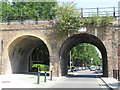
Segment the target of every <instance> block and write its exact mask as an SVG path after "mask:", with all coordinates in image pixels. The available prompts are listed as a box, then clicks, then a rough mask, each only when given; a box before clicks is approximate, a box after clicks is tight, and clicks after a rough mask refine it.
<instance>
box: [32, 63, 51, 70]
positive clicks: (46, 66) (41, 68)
mask: <svg viewBox="0 0 120 90" xmlns="http://www.w3.org/2000/svg"><path fill="white" fill-rule="evenodd" d="M38 67H40V68H39V69H40V71H49V66H48V65H44V64H34V65H32V68H38Z"/></svg>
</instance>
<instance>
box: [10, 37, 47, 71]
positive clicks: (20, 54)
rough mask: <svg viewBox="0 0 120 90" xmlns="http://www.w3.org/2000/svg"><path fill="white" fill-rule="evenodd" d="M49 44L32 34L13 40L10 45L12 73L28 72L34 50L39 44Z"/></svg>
mask: <svg viewBox="0 0 120 90" xmlns="http://www.w3.org/2000/svg"><path fill="white" fill-rule="evenodd" d="M41 44H45V45H46V47H47V48H48V51H49V47H48V46H47V44H46V43H45V42H44V41H43V40H41V38H39V37H36V36H32V35H23V36H20V37H17V38H16V39H15V40H12V43H11V44H10V45H9V47H8V54H9V61H10V66H11V70H10V71H11V73H21V72H28V66H29V65H28V64H29V63H28V59H29V56H30V54H31V53H32V50H33V49H34V48H36V47H37V46H39V45H41Z"/></svg>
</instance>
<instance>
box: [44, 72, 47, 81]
mask: <svg viewBox="0 0 120 90" xmlns="http://www.w3.org/2000/svg"><path fill="white" fill-rule="evenodd" d="M46 77H47V73H46V71H45V78H44V82H46Z"/></svg>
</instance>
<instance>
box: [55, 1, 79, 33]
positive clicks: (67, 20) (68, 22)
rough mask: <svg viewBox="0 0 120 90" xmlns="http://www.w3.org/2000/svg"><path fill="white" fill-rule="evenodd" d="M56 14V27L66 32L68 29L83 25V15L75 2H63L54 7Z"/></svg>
mask: <svg viewBox="0 0 120 90" xmlns="http://www.w3.org/2000/svg"><path fill="white" fill-rule="evenodd" d="M53 10H54V11H55V14H56V18H57V23H56V25H55V27H56V29H57V30H59V31H60V32H63V33H66V32H67V31H68V29H78V28H80V26H81V23H80V22H81V15H80V12H79V11H77V8H76V6H75V4H74V3H62V4H60V5H58V6H57V7H55V8H53Z"/></svg>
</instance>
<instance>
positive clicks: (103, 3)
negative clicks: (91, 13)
mask: <svg viewBox="0 0 120 90" xmlns="http://www.w3.org/2000/svg"><path fill="white" fill-rule="evenodd" d="M57 1H58V2H74V3H76V4H77V7H78V8H96V7H118V2H119V1H120V0H57Z"/></svg>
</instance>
